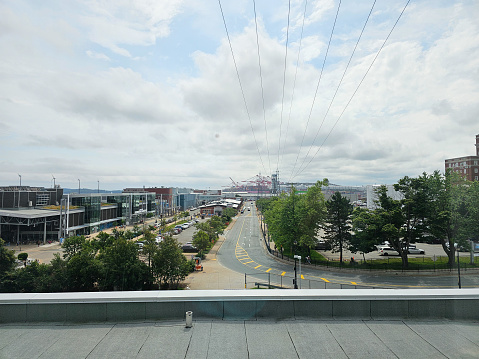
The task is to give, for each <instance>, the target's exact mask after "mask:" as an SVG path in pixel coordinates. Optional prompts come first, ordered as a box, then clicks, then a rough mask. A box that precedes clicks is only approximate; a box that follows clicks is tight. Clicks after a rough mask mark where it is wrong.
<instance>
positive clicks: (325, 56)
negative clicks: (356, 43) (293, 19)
mask: <svg viewBox="0 0 479 359" xmlns="http://www.w3.org/2000/svg"><path fill="white" fill-rule="evenodd" d="M340 8H341V0H340V1H339V5H338V10H337V11H336V16H335V18H334V24H333V28H332V29H331V35H330V36H329V42H328V47H327V49H326V54H325V55H324V61H323V66H322V67H321V73H320V74H319V79H318V84H317V85H316V91H315V92H314V97H313V102H312V103H311V109H310V110H309V116H308V121H307V122H306V128H305V129H304V133H303V138H302V139H301V144H300V145H299V150H298V155H297V156H296V160H295V161H294V166H293V170H292V171H291V179H292V177H293V173H294V170H295V168H296V163H298V158H299V153H300V152H301V147H303V142H304V137H305V136H306V131H307V129H308V125H309V120H310V119H311V114H312V113H313V107H314V103H315V101H316V96H317V94H318V88H319V84H320V82H321V78H322V76H323V70H324V65H325V64H326V58H327V57H328V52H329V47H330V46H331V39H332V38H333V34H334V29H335V27H336V21H337V20H338V14H339V9H340ZM291 179H290V182H291Z"/></svg>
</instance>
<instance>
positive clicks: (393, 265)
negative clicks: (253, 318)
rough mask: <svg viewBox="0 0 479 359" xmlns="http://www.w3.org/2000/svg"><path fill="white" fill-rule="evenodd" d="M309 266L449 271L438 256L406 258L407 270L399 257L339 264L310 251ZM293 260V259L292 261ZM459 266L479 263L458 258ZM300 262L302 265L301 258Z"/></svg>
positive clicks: (446, 261) (445, 260) (475, 265)
mask: <svg viewBox="0 0 479 359" xmlns="http://www.w3.org/2000/svg"><path fill="white" fill-rule="evenodd" d="M283 255H284V256H285V257H289V258H290V259H293V254H292V253H291V252H288V251H284V253H283ZM310 256H311V264H313V265H317V266H325V267H335V268H357V269H365V270H382V271H384V270H392V271H402V270H407V271H435V270H447V269H451V268H450V267H449V265H448V258H447V256H439V257H436V258H435V259H436V260H435V261H434V260H433V258H430V257H425V256H424V257H409V258H408V268H407V269H403V267H402V260H401V257H398V256H388V257H381V258H378V259H368V260H366V261H364V260H363V259H359V260H357V261H356V262H355V263H353V264H351V262H350V261H349V260H347V261H345V260H343V263H342V265H341V263H340V262H339V260H328V259H327V258H326V257H325V256H323V255H322V254H321V253H319V252H316V251H311V255H310ZM293 260H294V259H293ZM459 261H460V264H461V269H462V268H464V269H467V268H479V262H475V263H474V264H471V263H470V258H469V256H467V257H466V256H464V257H460V259H459ZM301 262H303V263H304V260H303V258H302V259H301ZM453 268H457V257H456V262H455V263H454V267H453Z"/></svg>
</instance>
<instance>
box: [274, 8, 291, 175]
mask: <svg viewBox="0 0 479 359" xmlns="http://www.w3.org/2000/svg"><path fill="white" fill-rule="evenodd" d="M290 14H291V0H289V1H288V26H287V28H286V46H285V54H284V71H283V97H282V98H281V121H280V124H279V141H278V160H277V162H276V171H278V167H279V154H280V152H281V130H282V128H283V108H284V88H285V86H286V61H287V58H288V40H289V16H290Z"/></svg>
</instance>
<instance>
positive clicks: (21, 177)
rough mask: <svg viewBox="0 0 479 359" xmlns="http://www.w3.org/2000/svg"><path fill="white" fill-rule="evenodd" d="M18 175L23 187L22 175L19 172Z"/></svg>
mask: <svg viewBox="0 0 479 359" xmlns="http://www.w3.org/2000/svg"><path fill="white" fill-rule="evenodd" d="M18 177H20V187H22V175H21V174H18Z"/></svg>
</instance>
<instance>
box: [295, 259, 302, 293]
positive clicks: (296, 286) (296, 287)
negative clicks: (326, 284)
mask: <svg viewBox="0 0 479 359" xmlns="http://www.w3.org/2000/svg"><path fill="white" fill-rule="evenodd" d="M296 259H297V260H298V261H299V289H301V256H298V255H296V254H295V255H294V269H295V270H294V280H295V284H294V289H298V285H297V282H296Z"/></svg>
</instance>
